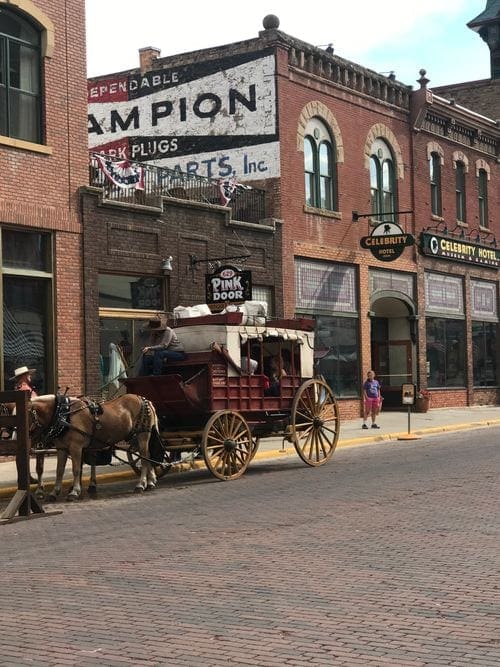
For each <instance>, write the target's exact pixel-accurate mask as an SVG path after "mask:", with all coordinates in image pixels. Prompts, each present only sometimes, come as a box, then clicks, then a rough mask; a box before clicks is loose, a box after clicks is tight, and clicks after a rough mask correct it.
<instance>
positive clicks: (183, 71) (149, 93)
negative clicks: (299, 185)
mask: <svg viewBox="0 0 500 667" xmlns="http://www.w3.org/2000/svg"><path fill="white" fill-rule="evenodd" d="M88 103H89V104H88V106H89V109H88V111H89V114H88V133H89V149H90V150H91V151H93V152H100V153H106V154H109V155H113V156H116V157H118V158H121V159H130V160H133V161H136V162H144V163H149V164H154V165H157V166H162V167H169V168H171V169H177V170H179V171H182V172H185V173H190V174H197V175H199V176H208V177H210V178H226V177H228V176H236V177H237V178H239V179H241V180H250V179H262V178H273V177H277V176H279V143H278V130H277V120H276V89H275V61H274V55H273V54H272V53H271V52H269V51H260V52H258V53H251V54H240V55H238V56H231V57H228V58H222V59H218V60H213V61H204V62H200V63H197V64H191V65H185V66H181V67H177V68H173V69H163V70H154V71H151V72H145V73H143V74H140V73H137V72H136V73H133V74H132V73H128V74H123V75H116V76H114V77H108V78H99V79H90V80H89V82H88Z"/></svg>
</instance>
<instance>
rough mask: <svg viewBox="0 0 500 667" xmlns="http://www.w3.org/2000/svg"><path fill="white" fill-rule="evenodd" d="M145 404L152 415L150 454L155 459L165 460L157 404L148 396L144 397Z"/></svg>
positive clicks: (150, 415) (148, 412)
mask: <svg viewBox="0 0 500 667" xmlns="http://www.w3.org/2000/svg"><path fill="white" fill-rule="evenodd" d="M142 400H143V402H144V403H143V405H144V407H145V409H146V411H147V414H148V415H149V417H150V432H149V442H148V448H149V456H150V457H151V458H152V459H153V460H154V461H163V455H164V446H163V441H162V439H161V436H160V429H159V426H158V415H157V414H156V409H155V406H154V405H153V404H152V403H151V401H149V400H148V399H147V398H144V397H143V399H142Z"/></svg>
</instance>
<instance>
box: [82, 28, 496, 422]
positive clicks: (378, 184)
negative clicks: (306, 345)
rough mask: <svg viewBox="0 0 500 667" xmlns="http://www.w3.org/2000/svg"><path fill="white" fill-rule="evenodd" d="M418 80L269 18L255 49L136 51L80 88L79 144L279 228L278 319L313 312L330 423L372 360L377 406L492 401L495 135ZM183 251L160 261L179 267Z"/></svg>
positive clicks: (353, 396) (354, 404) (194, 227)
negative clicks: (249, 190)
mask: <svg viewBox="0 0 500 667" xmlns="http://www.w3.org/2000/svg"><path fill="white" fill-rule="evenodd" d="M418 82H419V88H418V89H417V90H415V91H414V90H413V88H412V87H410V86H406V85H404V84H402V83H400V82H398V81H397V80H396V79H395V77H394V76H392V75H391V76H389V77H387V76H383V75H381V74H378V73H376V72H373V71H371V70H368V69H366V68H364V67H362V66H360V65H357V64H355V63H352V62H349V61H347V60H345V59H343V58H341V57H339V56H337V55H336V54H335V53H334V52H333V49H332V48H330V47H329V48H328V49H326V50H323V49H320V48H317V47H314V46H311V45H310V44H307V43H304V42H302V41H300V40H298V39H296V38H294V37H291V36H289V35H287V34H285V33H283V32H281V31H280V30H279V21H278V19H277V18H276V17H275V16H268V17H266V18H265V19H264V30H263V31H261V32H260V33H259V35H258V37H257V38H255V39H250V40H247V41H244V42H239V43H236V44H230V45H225V46H223V47H217V48H213V49H206V50H203V51H198V52H193V53H186V54H181V55H176V56H169V57H167V58H161V57H160V53H159V51H158V50H157V49H152V48H146V49H143V50H142V53H141V67H140V68H138V69H135V70H130V71H127V72H121V73H118V74H113V75H108V76H106V77H98V78H95V79H92V80H91V81H89V137H90V139H89V145H90V148H91V150H92V151H102V152H107V153H113V154H115V155H117V156H120V157H125V156H128V157H131V158H133V159H135V160H137V161H139V162H142V164H144V165H157V166H159V167H161V168H165V169H170V170H173V171H174V172H175V171H176V170H178V171H180V172H182V173H186V174H191V176H192V177H193V178H197V177H212V178H225V177H227V176H229V175H234V176H235V177H236V178H237V179H238V180H240V181H242V182H244V183H247V184H250V185H252V186H254V187H256V188H259V187H263V188H265V189H266V192H267V197H266V212H265V218H270V219H278V220H281V221H282V226H281V238H280V239H279V242H280V243H281V264H282V285H283V290H282V292H281V291H280V288H281V282H280V281H278V282H277V283H276V285H275V287H274V301H275V313H276V314H277V315H279V316H281V315H284V316H293V315H297V314H307V315H309V316H312V317H314V318H315V319H316V322H317V330H316V333H317V336H316V357H317V359H318V367H319V370H320V372H321V373H322V374H323V375H325V377H326V378H327V380H328V381H329V382H330V384H331V386H332V388H333V389H334V391H335V393H336V395H337V396H338V397H339V399H340V401H341V411H342V414H343V415H344V416H355V415H357V414H359V409H360V384H361V381H362V378H363V376H364V374H365V371H366V370H367V369H368V368H370V367H374V368H375V370H376V372H377V374H378V376H379V378H380V379H381V380H382V383H383V387H384V389H383V393H384V394H385V398H386V405H387V406H391V405H393V406H398V405H400V404H401V385H402V384H403V383H407V382H410V383H415V384H417V385H418V387H419V388H422V389H424V388H429V389H430V390H431V392H432V400H433V404H434V405H435V406H439V405H441V406H446V405H450V406H451V405H465V404H473V403H479V402H481V403H493V402H497V400H498V395H497V385H498V383H499V382H498V380H499V378H498V373H499V368H498V345H497V332H498V264H499V261H500V255H499V251H498V250H497V248H496V242H497V237H498V236H499V233H500V218H499V204H500V201H499V189H500V188H499V187H498V184H499V180H500V170H499V155H500V148H499V147H500V132H499V127H498V124H497V123H496V122H495V121H494V120H493V119H490V118H488V117H486V116H482V115H480V114H478V113H476V112H475V111H474V110H468V109H467V108H465V107H462V106H459V105H456V104H453V103H451V102H450V101H448V100H446V99H444V98H442V97H439V96H437V95H434V94H433V92H432V90H431V89H429V87H428V83H429V82H428V80H427V79H426V77H425V72H423V71H422V72H421V73H420V79H419V80H418ZM134 220H135V217H134ZM208 224H211V223H210V222H209V223H208ZM181 225H182V226H178V227H179V230H181V229H184V225H186V229H189V227H190V225H191V231H190V234H191V236H190V238H191V239H192V238H193V237H194V235H195V234H197V235H198V236H200V237H203V238H204V239H209V238H210V237H211V236H212V242H213V241H214V240H215V238H214V237H215V236H217V234H218V232H215V234H212V235H211V234H210V233H209V231H208V225H204V224H203V223H202V221H201V220H196V219H194V220H193V221H192V222H191V223H190V221H189V218H186V220H185V222H183V223H181ZM215 229H218V228H217V227H216V228H215ZM177 233H178V237H179V238H184V232H181V231H178V232H177ZM226 239H227V236H226V234H224V235H223V239H221V242H222V244H223V250H224V252H227V248H226V247H225V246H226V243H227V240H226ZM191 242H192V241H188V242H186V243H185V242H184V241H183V242H181V243H180V244H179V243H178V244H177V245H175V243H173V245H171V246H170V245H169V244H165V246H164V247H165V252H167V246H168V247H174V248H177V249H178V250H179V255H176V254H174V252H173V251H171V252H170V253H169V254H172V257H173V260H174V263H175V262H177V264H178V266H181V267H185V266H186V258H185V256H183V248H184V247H185V246H186V244H187V245H189V243H191ZM203 242H205V241H203ZM208 251H209V246H208V245H207V246H206V247H205V252H208ZM275 251H276V246H274V248H273V252H275ZM160 254H161V253H160ZM203 256H205V257H206V256H209V255H206V254H205V255H203ZM263 256H264V257H266V261H265V262H264V264H263V267H262V271H263V274H262V275H263V276H264V275H265V274H266V273H267V277H268V278H269V276H270V275H271V273H270V267H269V266H268V264H267V261H268V260H269V259H270V258H272V257H274V255H273V254H272V253H270V254H267V253H264V254H263ZM271 261H272V260H271ZM263 279H264V278H263ZM178 285H180V281H178ZM268 289H270V287H269V283H268ZM179 294H180V292H179ZM190 295H191V296H195V295H196V296H199V297H200V298H201V297H202V292H201V291H199V292H197V293H196V294H195V293H193V292H191V294H190ZM186 296H188V294H187V293H186ZM174 305H175V299H174Z"/></svg>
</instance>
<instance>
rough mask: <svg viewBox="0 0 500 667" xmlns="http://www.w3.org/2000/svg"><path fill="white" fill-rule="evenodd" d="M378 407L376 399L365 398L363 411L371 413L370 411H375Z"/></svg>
mask: <svg viewBox="0 0 500 667" xmlns="http://www.w3.org/2000/svg"><path fill="white" fill-rule="evenodd" d="M379 405H380V399H379V398H378V397H377V398H365V410H366V411H367V412H371V411H372V410H377V409H378V407H379Z"/></svg>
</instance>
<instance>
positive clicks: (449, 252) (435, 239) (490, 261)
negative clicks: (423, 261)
mask: <svg viewBox="0 0 500 667" xmlns="http://www.w3.org/2000/svg"><path fill="white" fill-rule="evenodd" d="M420 252H421V253H422V254H423V255H427V256H428V257H434V258H436V259H451V260H454V261H455V262H466V263H467V264H480V265H481V266H485V267H491V268H494V269H498V268H499V267H500V249H498V248H496V247H494V246H485V245H481V244H478V243H471V242H470V241H468V240H466V239H461V238H453V237H449V236H440V235H439V234H430V233H429V232H422V234H421V235H420Z"/></svg>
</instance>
